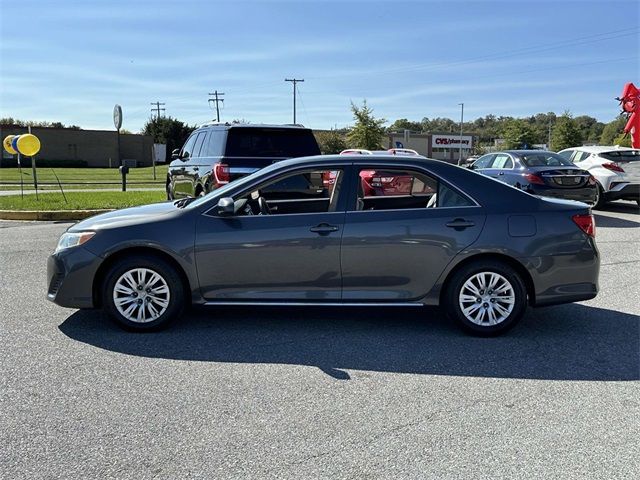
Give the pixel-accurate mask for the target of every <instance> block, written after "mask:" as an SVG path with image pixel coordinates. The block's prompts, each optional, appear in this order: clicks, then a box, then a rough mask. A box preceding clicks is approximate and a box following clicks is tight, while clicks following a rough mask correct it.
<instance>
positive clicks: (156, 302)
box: [113, 268, 171, 323]
mask: <svg viewBox="0 0 640 480" xmlns="http://www.w3.org/2000/svg"><path fill="white" fill-rule="evenodd" d="M170 299H171V292H170V290H169V285H168V284H167V281H166V280H165V279H164V278H163V277H162V275H160V274H159V273H158V272H155V271H154V270H151V269H149V268H133V269H131V270H128V271H126V272H125V273H123V274H122V275H121V276H120V277H119V278H118V280H116V283H115V285H114V287H113V303H114V305H115V307H116V309H117V310H118V312H119V313H120V315H122V316H123V317H124V318H126V319H127V320H129V321H131V322H135V323H149V322H153V321H154V320H157V319H158V318H159V317H160V316H161V315H162V314H163V313H164V312H165V311H166V310H167V308H168V307H169V301H170Z"/></svg>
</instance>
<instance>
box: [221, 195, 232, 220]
mask: <svg viewBox="0 0 640 480" xmlns="http://www.w3.org/2000/svg"><path fill="white" fill-rule="evenodd" d="M235 213H236V206H235V202H234V201H233V198H231V197H224V198H221V199H220V200H218V215H220V216H221V217H231V216H233V215H234V214H235Z"/></svg>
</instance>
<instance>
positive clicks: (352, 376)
mask: <svg viewBox="0 0 640 480" xmlns="http://www.w3.org/2000/svg"><path fill="white" fill-rule="evenodd" d="M596 213H597V216H596V222H597V242H598V245H599V248H600V251H601V254H602V269H601V284H600V286H601V292H600V294H599V296H598V297H597V298H596V299H594V300H592V301H589V302H583V303H578V304H571V305H564V306H557V307H547V308H543V309H537V310H532V309H529V311H528V313H527V315H526V317H525V319H524V320H523V322H522V323H521V324H520V325H518V326H517V327H516V328H515V329H514V330H512V331H511V332H510V333H508V334H507V335H506V336H503V337H499V338H492V339H481V338H473V337H468V336H465V335H464V334H463V333H461V332H460V331H459V330H457V329H456V328H455V327H453V326H452V325H450V324H449V323H448V322H447V321H446V320H445V319H444V317H443V315H442V314H441V313H440V312H439V311H438V310H437V309H429V310H419V309H406V310H405V309H403V310H394V309H344V310H339V309H318V308H312V309H275V308H274V309H251V310H249V311H247V310H242V309H232V308H228V309H224V310H207V311H196V312H193V313H190V314H189V315H187V316H186V318H185V319H184V320H183V321H182V322H181V323H180V324H179V325H176V326H175V327H173V328H172V329H170V330H168V331H165V332H161V333H157V334H146V335H145V334H131V333H126V332H123V331H121V330H119V329H118V328H117V327H115V326H114V325H113V324H111V323H110V322H109V321H108V320H107V319H106V318H105V317H104V316H103V315H102V314H101V313H99V312H93V311H76V310H71V309H64V308H60V307H57V306H56V305H54V304H52V303H49V302H48V301H46V300H45V288H46V287H45V270H46V266H45V261H46V257H47V256H48V255H49V253H50V252H51V251H53V249H54V247H55V244H56V242H57V239H58V236H59V235H60V234H61V233H62V232H63V231H64V229H65V228H67V226H68V225H69V224H68V223H59V224H58V223H30V222H0V278H1V279H2V281H1V282H0V318H1V321H0V342H1V354H0V369H1V372H0V373H1V375H0V385H1V388H0V402H1V403H0V407H1V408H0V476H1V477H3V478H11V479H15V478H224V479H226V478H327V477H331V478H383V479H386V478H533V477H549V478H638V475H639V472H640V442H639V440H638V439H640V388H639V387H640V382H639V380H640V317H639V314H640V301H639V297H640V276H639V272H640V214H639V212H638V209H637V207H636V206H635V204H631V203H620V204H618V205H616V206H612V207H611V208H609V209H608V210H607V211H599V212H596Z"/></svg>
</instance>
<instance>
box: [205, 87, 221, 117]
mask: <svg viewBox="0 0 640 480" xmlns="http://www.w3.org/2000/svg"><path fill="white" fill-rule="evenodd" d="M223 95H224V93H221V92H218V90H214V92H213V93H209V96H210V97H214V98H210V99H209V106H211V102H216V121H217V122H219V121H220V105H219V104H220V103H224V98H221V97H222V96H223Z"/></svg>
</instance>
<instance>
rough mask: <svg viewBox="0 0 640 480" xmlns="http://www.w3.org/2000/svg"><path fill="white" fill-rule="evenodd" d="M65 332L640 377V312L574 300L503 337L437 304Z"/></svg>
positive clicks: (80, 316)
mask: <svg viewBox="0 0 640 480" xmlns="http://www.w3.org/2000/svg"><path fill="white" fill-rule="evenodd" d="M59 328H60V330H61V331H62V332H63V333H64V334H65V335H67V336H68V337H70V338H72V339H74V340H77V341H79V342H84V343H87V344H90V345H93V346H96V347H99V348H103V349H105V350H109V351H113V352H119V353H124V354H127V355H137V356H142V357H152V358H165V359H172V360H190V361H202V362H234V363H275V364H290V365H307V366H315V367H318V368H319V369H320V370H322V371H323V372H325V373H327V374H328V375H330V376H332V377H334V378H336V379H340V380H348V379H349V378H350V376H349V374H348V370H351V369H353V370H367V371H378V372H397V373H412V374H429V375H458V376H473V377H491V378H523V379H544V380H595V381H598V380H600V381H620V380H638V379H640V354H639V352H640V317H639V316H637V315H631V314H627V313H622V312H617V311H614V310H606V309H601V308H595V307H590V306H587V305H580V304H570V305H563V306H557V307H547V308H542V309H536V310H532V309H530V310H529V311H528V313H527V315H526V316H525V318H524V319H523V321H522V322H521V323H520V324H519V325H518V326H516V328H514V329H513V330H511V331H510V332H509V333H507V334H506V335H504V336H501V337H496V338H477V337H472V336H468V335H465V334H464V333H462V332H461V331H460V330H458V329H457V328H456V327H455V326H454V325H452V324H450V322H449V321H448V320H446V318H445V317H444V315H443V314H442V313H441V312H440V310H438V309H435V308H428V309H427V308H424V309H422V308H409V309H392V308H375V309H374V308H369V309H366V308H354V307H351V308H343V309H338V308H329V307H326V308H319V307H315V308H314V307H310V308H306V309H304V308H293V307H292V308H275V307H271V308H270V307H264V308H259V309H256V308H251V309H246V308H241V307H228V308H215V309H207V310H196V311H194V312H191V313H189V314H187V315H185V317H184V318H183V319H182V320H181V321H180V322H179V323H178V324H176V325H174V326H172V327H170V328H169V329H167V330H165V331H162V332H157V333H147V334H136V333H129V332H125V331H123V330H121V329H119V328H118V327H117V326H115V325H114V324H113V323H111V322H110V321H109V320H108V319H107V318H106V316H105V315H104V314H103V313H102V312H100V311H90V310H85V311H82V310H81V311H78V312H76V313H74V314H72V315H71V316H70V317H69V318H67V319H66V320H65V321H64V322H63V323H62V324H61V325H60V327H59Z"/></svg>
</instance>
